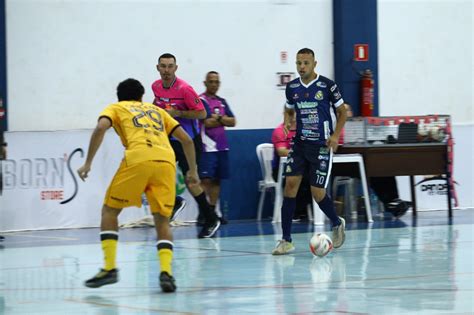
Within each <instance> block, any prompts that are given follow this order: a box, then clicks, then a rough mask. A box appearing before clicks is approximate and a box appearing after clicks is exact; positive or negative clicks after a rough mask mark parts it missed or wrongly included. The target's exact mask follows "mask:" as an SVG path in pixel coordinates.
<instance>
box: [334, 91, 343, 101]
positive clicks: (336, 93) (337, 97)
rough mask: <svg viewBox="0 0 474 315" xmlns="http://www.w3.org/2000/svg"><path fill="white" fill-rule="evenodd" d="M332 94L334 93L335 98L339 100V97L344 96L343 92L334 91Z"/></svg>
mask: <svg viewBox="0 0 474 315" xmlns="http://www.w3.org/2000/svg"><path fill="white" fill-rule="evenodd" d="M332 95H334V98H335V99H336V100H338V99H340V98H341V97H342V96H341V93H339V92H334V93H333V94H332Z"/></svg>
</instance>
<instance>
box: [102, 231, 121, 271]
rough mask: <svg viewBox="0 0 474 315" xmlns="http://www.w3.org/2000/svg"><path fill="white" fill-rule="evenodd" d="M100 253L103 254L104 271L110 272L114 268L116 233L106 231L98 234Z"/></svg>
mask: <svg viewBox="0 0 474 315" xmlns="http://www.w3.org/2000/svg"><path fill="white" fill-rule="evenodd" d="M100 238H101V243H102V252H103V253H104V269H105V270H112V269H115V267H116V262H115V259H116V256H117V243H118V233H117V232H115V231H106V232H102V233H100Z"/></svg>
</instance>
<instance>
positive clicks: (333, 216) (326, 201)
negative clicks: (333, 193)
mask: <svg viewBox="0 0 474 315" xmlns="http://www.w3.org/2000/svg"><path fill="white" fill-rule="evenodd" d="M318 205H319V208H321V211H322V212H324V214H325V215H326V216H327V217H328V218H329V220H331V223H332V226H337V225H339V224H341V220H339V217H338V216H337V213H336V209H334V203H333V202H332V199H331V198H330V197H329V196H328V195H326V196H324V198H323V200H321V201H320V202H318Z"/></svg>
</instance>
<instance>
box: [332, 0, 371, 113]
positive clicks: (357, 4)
mask: <svg viewBox="0 0 474 315" xmlns="http://www.w3.org/2000/svg"><path fill="white" fill-rule="evenodd" d="M333 23H334V26H333V28H334V69H335V81H336V83H337V84H338V86H339V88H340V89H341V92H342V95H343V97H344V100H345V101H346V103H349V104H350V105H351V106H352V107H353V110H354V114H355V115H358V114H359V113H360V111H359V108H360V83H359V80H360V76H359V75H358V74H357V71H360V70H364V69H370V70H372V73H373V74H374V81H375V90H374V115H376V116H377V115H378V113H379V111H378V61H377V60H378V52H377V50H378V49H377V47H378V46H377V0H357V1H355V0H334V1H333ZM354 44H369V60H368V61H367V62H364V61H357V62H353V61H352V60H353V55H354Z"/></svg>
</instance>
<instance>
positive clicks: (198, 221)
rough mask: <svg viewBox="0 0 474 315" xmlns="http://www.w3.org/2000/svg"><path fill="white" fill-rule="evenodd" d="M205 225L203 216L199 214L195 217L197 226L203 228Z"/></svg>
mask: <svg viewBox="0 0 474 315" xmlns="http://www.w3.org/2000/svg"><path fill="white" fill-rule="evenodd" d="M205 223H206V220H205V219H204V216H203V215H202V214H199V215H198V217H197V222H196V225H197V226H204V224H205Z"/></svg>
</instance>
